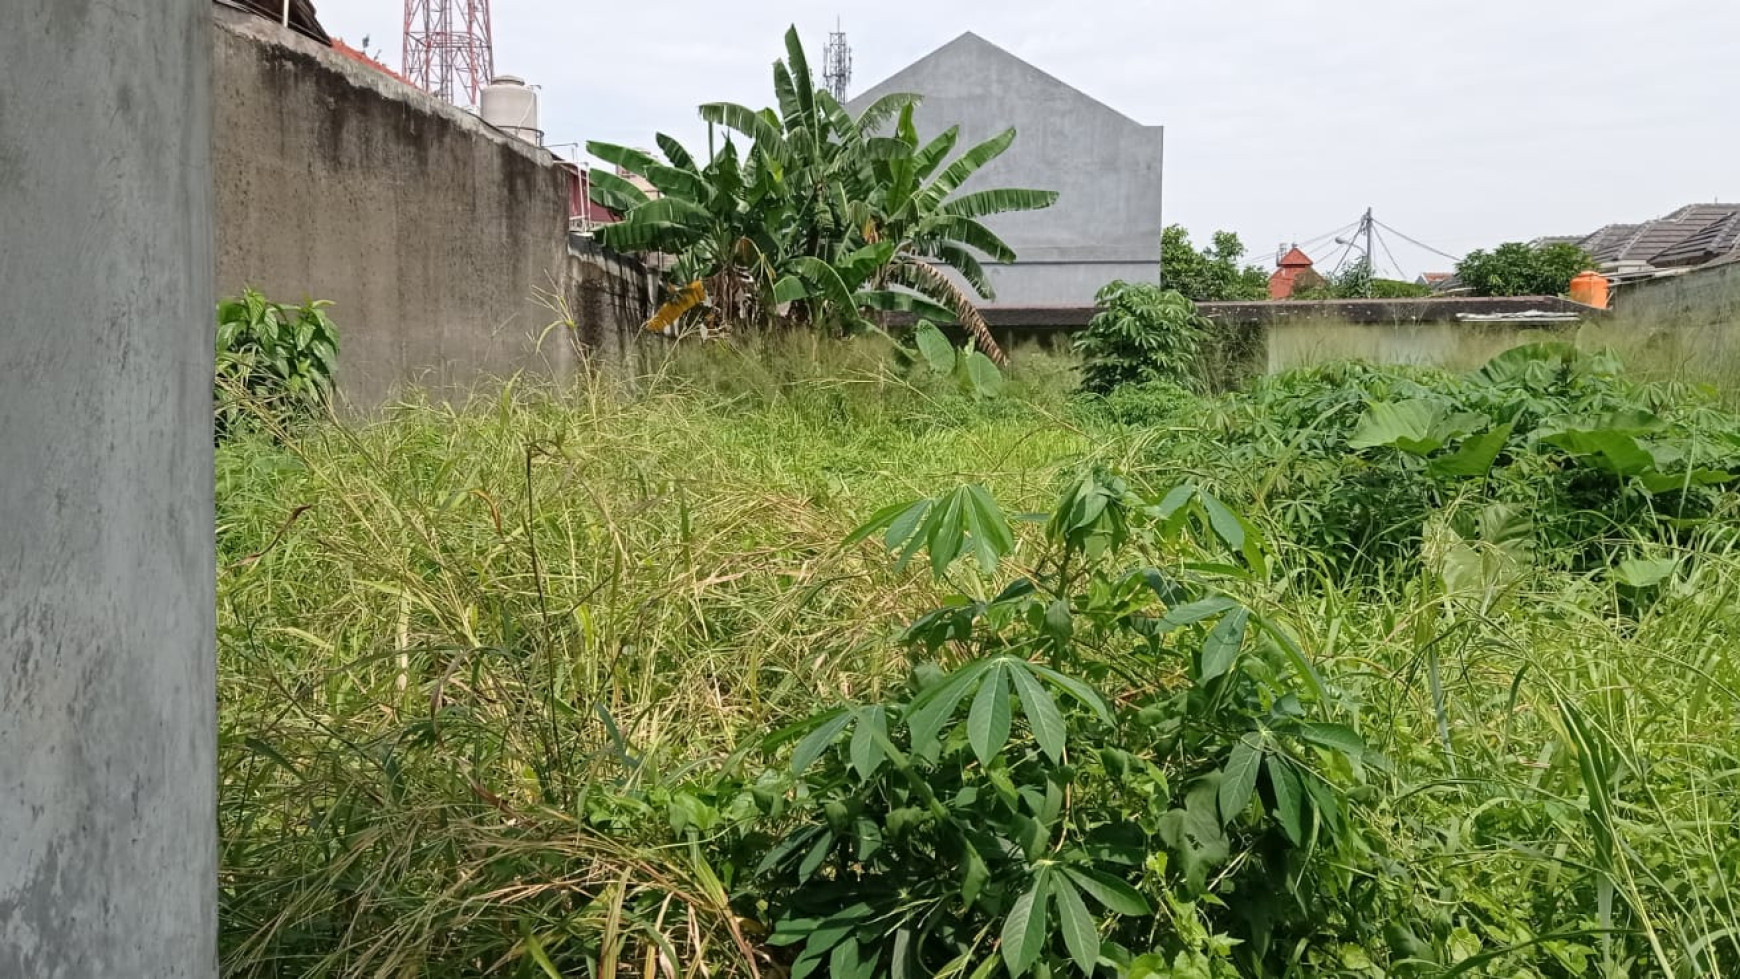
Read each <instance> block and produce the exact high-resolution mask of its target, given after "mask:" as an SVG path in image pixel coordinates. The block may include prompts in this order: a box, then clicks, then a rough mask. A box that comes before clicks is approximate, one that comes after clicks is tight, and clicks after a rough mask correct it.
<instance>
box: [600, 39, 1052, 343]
mask: <svg viewBox="0 0 1740 979" xmlns="http://www.w3.org/2000/svg"><path fill="white" fill-rule="evenodd" d="M773 83H774V92H775V94H776V99H777V102H778V106H777V108H767V109H761V110H755V109H751V108H749V107H747V106H743V105H738V104H735V103H727V102H718V103H710V104H708V105H703V106H701V116H702V118H704V119H706V120H707V121H708V122H711V123H715V124H717V125H720V126H722V127H724V128H725V130H726V132H727V133H728V134H729V135H728V136H727V139H726V142H725V146H724V149H723V150H722V151H721V152H720V153H719V154H717V155H716V156H715V157H714V158H713V159H711V160H709V161H708V162H707V163H706V164H705V165H702V164H700V163H699V162H698V161H696V159H695V158H694V157H693V155H691V154H690V153H688V152H687V151H686V150H685V149H684V148H683V147H682V145H681V144H679V143H678V142H677V141H676V140H674V139H672V138H670V137H668V136H665V135H663V134H660V135H659V136H658V145H659V149H660V152H661V153H662V154H663V159H660V158H658V157H655V156H653V155H652V154H649V153H643V152H640V151H636V150H631V149H628V148H625V147H621V146H615V145H611V144H605V143H592V144H589V145H588V149H589V150H590V151H591V152H592V154H593V155H594V156H597V157H598V158H600V159H602V160H605V161H607V162H610V163H614V164H616V165H617V166H619V167H621V168H623V169H624V170H626V171H627V172H629V173H630V174H633V175H636V176H640V177H642V178H644V179H645V180H646V181H647V182H648V183H650V184H651V185H652V186H653V187H654V188H656V189H657V190H658V191H659V193H660V195H661V196H660V197H658V198H657V199H649V198H648V196H647V195H646V194H645V193H643V192H642V191H640V190H639V189H638V188H636V187H635V186H634V185H633V184H631V183H630V182H628V181H627V180H624V179H622V178H620V177H617V176H615V175H612V174H609V173H605V172H595V174H594V181H593V184H592V194H593V197H594V199H595V200H597V201H598V202H599V203H602V204H605V205H606V206H609V207H613V208H616V209H618V210H621V211H622V212H623V219H622V221H621V222H620V223H617V224H614V225H609V226H606V227H605V228H603V229H600V231H599V237H600V240H602V241H603V242H604V244H606V245H609V246H610V247H612V248H617V249H619V250H623V251H640V252H647V251H654V252H662V253H665V254H669V255H672V256H674V257H675V265H674V268H673V270H672V272H671V275H670V276H669V282H668V284H669V285H670V286H671V299H670V301H669V302H667V303H666V305H665V307H664V308H663V309H661V311H660V314H659V315H658V316H655V317H654V320H653V323H651V324H649V325H650V326H654V327H655V328H661V327H663V326H665V325H669V324H670V323H671V322H674V321H675V320H676V319H678V318H680V317H683V316H685V315H702V316H705V317H707V318H709V319H711V320H712V321H713V322H714V323H715V324H716V325H719V326H723V327H747V328H765V327H770V326H776V325H800V326H813V327H820V328H825V329H830V330H833V331H836V332H849V331H851V330H854V329H856V328H859V327H861V326H863V325H864V323H865V319H864V315H865V312H866V311H867V310H868V311H907V312H916V313H918V314H920V315H922V316H925V317H928V318H932V319H938V320H942V321H948V320H958V321H959V322H961V323H962V324H963V325H964V326H965V327H966V328H967V330H968V331H969V332H970V333H971V334H972V335H973V337H974V339H975V341H976V342H977V344H978V346H979V347H980V349H981V350H983V351H984V352H985V353H986V354H987V355H989V356H991V357H992V358H993V359H995V360H997V361H999V362H1001V361H1002V360H1003V359H1004V358H1003V355H1002V351H1001V350H999V349H998V347H997V345H996V342H995V341H994V340H993V339H992V337H991V334H990V331H989V329H988V328H987V327H986V326H985V324H984V322H983V320H982V319H981V318H980V316H979V313H978V311H977V308H976V306H975V300H977V299H990V298H994V293H993V291H992V288H991V284H990V282H989V280H988V279H987V277H986V275H985V271H984V268H983V264H982V263H983V262H985V261H992V262H1010V261H1013V260H1014V258H1015V252H1014V250H1013V249H1011V248H1010V247H1009V246H1008V244H1007V243H1005V242H1004V241H1003V240H1002V239H1000V238H999V237H997V235H996V234H994V233H993V232H992V231H991V230H990V229H989V228H987V227H986V226H985V225H984V224H983V223H982V221H983V219H984V218H986V217H990V216H993V215H996V214H1001V213H1006V212H1009V211H1021V210H1036V209H1040V208H1044V207H1049V206H1050V205H1051V204H1052V203H1053V202H1054V201H1056V199H1057V194H1056V193H1055V192H1053V191H1041V190H1020V189H1009V188H993V189H983V190H977V191H973V192H969V193H960V192H959V191H960V188H961V187H962V185H963V184H965V183H966V182H967V181H968V180H969V179H971V178H972V177H973V176H974V174H976V173H978V172H979V171H980V170H981V169H983V168H984V167H985V166H986V165H987V164H989V163H991V162H992V161H993V160H995V159H996V158H997V157H999V156H1001V155H1002V154H1003V153H1004V152H1005V151H1007V150H1008V148H1009V146H1010V144H1012V143H1013V142H1014V139H1015V131H1014V130H1012V129H1011V130H1008V131H1006V132H1004V133H1002V134H1000V135H998V136H995V137H993V138H991V139H989V140H986V141H985V142H983V143H980V144H978V145H977V146H973V147H971V148H969V149H967V150H966V151H965V152H963V153H961V154H960V155H959V157H956V158H954V159H952V160H951V159H950V154H951V153H952V152H953V151H954V149H955V144H956V142H957V140H958V139H959V135H960V134H959V131H958V129H950V130H948V131H947V132H945V133H943V134H942V135H940V136H938V137H936V138H935V139H932V140H930V141H928V142H921V141H920V140H919V138H918V134H917V131H916V130H915V128H914V126H913V122H912V110H913V107H914V106H915V105H916V104H917V103H918V101H919V97H918V96H915V95H910V94H892V95H889V96H886V97H884V98H882V99H880V100H878V101H877V102H875V103H874V104H872V105H871V106H869V107H868V108H867V109H865V110H864V111H863V112H862V113H860V114H859V115H858V116H857V117H856V118H854V117H853V116H852V115H851V114H850V113H848V112H847V111H846V110H845V108H844V107H843V106H841V105H840V104H839V102H838V101H837V100H835V98H834V97H833V96H832V95H831V94H830V93H829V92H828V91H827V90H826V89H825V88H818V87H817V86H816V85H815V83H814V81H813V79H812V77H811V74H810V70H809V64H808V60H807V58H806V56H805V54H804V50H803V46H802V44H801V42H800V41H799V39H798V36H797V32H796V30H795V29H794V30H791V31H788V32H787V34H786V57H785V58H784V59H783V60H781V61H778V62H776V63H775V64H774V68H773ZM890 123H894V127H893V133H892V135H885V134H884V133H885V131H886V130H887V129H888V127H889V125H890ZM739 139H741V140H742V141H743V142H744V143H745V144H746V145H747V147H748V148H747V149H741V150H740V149H739V147H738V143H737V141H738V140H739ZM697 309H699V310H700V312H699V313H698V314H697V313H695V312H694V311H696V310H697Z"/></svg>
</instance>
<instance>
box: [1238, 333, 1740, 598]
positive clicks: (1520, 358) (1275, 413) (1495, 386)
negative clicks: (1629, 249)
mask: <svg viewBox="0 0 1740 979" xmlns="http://www.w3.org/2000/svg"><path fill="white" fill-rule="evenodd" d="M1661 399H1662V392H1660V391H1659V390H1656V389H1652V388H1649V387H1643V386H1637V385H1632V384H1629V383H1627V382H1625V381H1624V380H1623V379H1621V377H1620V376H1619V375H1618V373H1617V364H1615V363H1614V362H1613V361H1611V360H1610V359H1608V358H1605V357H1601V356H1589V355H1584V354H1580V353H1578V352H1576V351H1575V350H1573V349H1572V348H1570V347H1569V346H1567V345H1564V344H1539V345H1533V346H1523V347H1518V348H1515V349H1512V350H1510V351H1507V352H1506V353H1504V354H1501V355H1499V356H1498V357H1496V358H1494V359H1493V361H1492V362H1490V363H1489V364H1487V365H1486V366H1485V367H1483V368H1481V369H1480V370H1478V371H1474V372H1471V373H1469V374H1465V375H1446V374H1441V373H1435V374H1426V375H1412V374H1410V373H1408V372H1406V371H1402V370H1395V369H1388V370H1386V369H1380V368H1369V367H1335V368H1329V369H1326V370H1320V371H1304V372H1296V373H1294V374H1290V375H1285V376H1282V377H1277V378H1272V379H1269V380H1266V381H1265V382H1263V383H1261V384H1259V385H1258V386H1257V388H1256V390H1255V391H1254V392H1253V393H1252V394H1251V395H1250V396H1248V397H1244V398H1239V399H1237V401H1236V408H1235V413H1234V415H1233V417H1232V418H1231V419H1229V425H1230V426H1231V430H1229V431H1228V432H1227V433H1226V435H1225V441H1227V442H1229V443H1231V444H1232V445H1233V449H1232V454H1233V457H1234V458H1235V459H1239V460H1245V461H1251V462H1254V461H1256V460H1262V459H1274V458H1276V457H1283V458H1286V459H1288V461H1289V463H1290V473H1289V475H1288V476H1287V477H1286V478H1285V480H1278V481H1277V482H1276V483H1275V485H1274V487H1273V488H1272V489H1271V490H1270V491H1269V495H1270V498H1271V499H1275V500H1276V501H1277V502H1278V503H1279V504H1280V506H1281V511H1280V512H1281V513H1282V514H1284V520H1285V522H1286V524H1287V525H1288V526H1289V528H1290V529H1291V531H1292V532H1294V533H1296V534H1297V535H1298V536H1299V537H1300V539H1306V540H1314V541H1317V542H1322V543H1327V544H1330V545H1332V546H1328V547H1325V548H1324V549H1323V550H1322V552H1321V553H1322V554H1323V555H1324V556H1325V558H1326V559H1327V560H1329V561H1330V562H1331V564H1332V565H1333V566H1334V567H1335V568H1336V569H1337V570H1338V571H1341V572H1343V573H1346V572H1350V571H1354V570H1356V569H1363V570H1364V571H1365V572H1371V571H1373V570H1375V569H1376V568H1378V567H1381V566H1384V565H1386V564H1391V563H1393V562H1397V561H1401V562H1404V563H1407V562H1411V561H1413V560H1415V559H1417V558H1418V557H1419V556H1420V554H1421V551H1420V545H1421V542H1422V540H1423V539H1424V538H1423V536H1422V535H1423V534H1424V533H1425V531H1426V527H1427V523H1428V519H1429V518H1430V517H1431V516H1432V514H1434V513H1437V512H1438V511H1440V510H1442V509H1444V508H1446V507H1450V506H1452V505H1453V504H1455V505H1460V506H1464V507H1480V506H1485V505H1492V504H1503V505H1507V506H1519V507H1523V508H1524V509H1525V510H1526V511H1527V512H1529V513H1531V514H1532V515H1533V528H1534V531H1535V532H1536V533H1537V534H1538V535H1539V543H1540V544H1541V545H1542V546H1543V548H1544V552H1545V553H1546V554H1549V555H1551V556H1552V558H1553V559H1554V560H1558V561H1562V562H1565V563H1567V564H1568V565H1570V566H1580V565H1582V564H1585V563H1587V562H1599V561H1604V560H1605V545H1604V544H1603V541H1604V540H1605V539H1606V537H1607V536H1608V535H1609V534H1611V533H1612V532H1614V531H1615V530H1623V531H1624V532H1625V533H1629V534H1636V535H1641V536H1644V537H1648V538H1652V539H1657V540H1664V541H1666V540H1672V539H1675V538H1676V537H1677V536H1678V535H1679V534H1680V533H1681V532H1682V531H1683V530H1684V529H1685V528H1687V527H1690V526H1695V525H1696V524H1697V523H1698V522H1700V521H1702V520H1705V519H1708V518H1710V517H1711V515H1713V514H1714V513H1716V512H1717V511H1718V510H1719V508H1720V507H1721V506H1722V504H1723V501H1724V500H1725V499H1726V496H1727V487H1728V486H1729V485H1730V484H1731V483H1732V482H1733V480H1734V476H1733V475H1732V473H1733V472H1735V471H1740V444H1736V443H1735V442H1733V441H1732V440H1730V439H1729V438H1727V437H1725V436H1724V435H1723V434H1722V433H1723V432H1725V431H1732V430H1733V428H1734V424H1735V423H1734V420H1733V419H1732V418H1730V417H1728V416H1726V415H1723V414H1721V413H1716V412H1713V411H1712V410H1711V409H1709V408H1707V407H1702V406H1699V407H1696V408H1694V409H1693V410H1691V411H1684V412H1677V413H1669V414H1667V415H1663V414H1660V413H1659V412H1658V409H1659V408H1660V407H1661Z"/></svg>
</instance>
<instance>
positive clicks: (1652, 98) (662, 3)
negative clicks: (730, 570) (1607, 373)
mask: <svg viewBox="0 0 1740 979" xmlns="http://www.w3.org/2000/svg"><path fill="white" fill-rule="evenodd" d="M321 7H322V10H321V18H322V20H323V21H324V23H325V24H326V26H327V27H328V29H330V30H331V31H333V32H334V33H337V34H340V35H342V36H344V37H346V38H347V39H349V40H351V41H352V42H353V43H355V42H357V41H360V40H361V38H362V36H363V35H365V34H366V35H369V36H370V44H371V47H372V48H382V49H384V50H385V54H384V60H386V61H387V62H388V63H390V64H393V65H397V64H398V63H399V47H400V37H399V31H400V24H401V11H402V4H401V2H400V0H346V2H345V4H344V5H343V6H342V7H341V6H340V0H325V2H324V3H322V4H321ZM836 14H837V15H838V16H839V17H840V18H841V19H842V20H843V22H844V25H845V28H846V30H847V31H848V33H849V34H850V36H851V39H852V42H853V46H854V48H855V52H856V61H857V72H856V75H857V77H856V83H855V85H854V87H855V88H857V89H863V88H866V87H868V86H869V85H871V84H873V83H874V82H876V81H878V80H880V79H881V78H883V77H886V76H887V75H890V74H892V73H893V72H895V71H896V70H898V69H899V68H901V67H903V66H904V65H906V64H908V63H910V62H911V61H913V60H916V59H917V58H919V57H922V56H923V55H924V54H925V53H926V52H928V51H930V50H931V49H933V48H935V47H937V46H938V45H940V44H943V43H944V42H946V41H948V40H949V39H951V38H953V37H954V36H956V35H957V34H959V33H961V32H962V31H965V30H973V31H976V32H978V33H980V34H982V35H984V36H985V37H987V38H989V39H990V40H992V41H994V42H996V43H998V44H1000V45H1002V46H1003V47H1005V48H1008V49H1009V50H1010V51H1012V52H1014V53H1015V54H1017V55H1019V56H1021V57H1023V58H1025V59H1027V60H1029V61H1031V62H1033V63H1034V64H1036V65H1038V66H1039V67H1041V68H1043V69H1045V70H1047V71H1049V72H1051V73H1052V74H1054V75H1057V76H1058V77H1059V78H1062V79H1063V80H1064V81H1066V82H1068V83H1070V84H1071V85H1074V86H1075V87H1077V88H1080V89H1082V90H1084V91H1086V92H1087V93H1089V94H1090V95H1093V96H1095V97H1097V98H1100V99H1102V100H1103V101H1105V102H1107V103H1109V104H1110V105H1112V106H1113V107H1115V108H1117V109H1119V110H1120V111H1123V112H1125V113H1127V114H1129V115H1131V116H1134V117H1135V118H1137V119H1139V120H1141V121H1143V122H1149V123H1160V124H1164V125H1165V126H1166V127H1167V157H1168V159H1167V175H1166V180H1167V196H1168V204H1167V208H1168V219H1169V220H1177V221H1181V222H1183V223H1185V224H1186V225H1188V226H1189V227H1191V228H1192V229H1193V231H1195V232H1196V234H1197V235H1198V237H1206V236H1207V234H1208V233H1209V232H1210V231H1212V230H1213V229H1215V228H1228V229H1231V230H1235V231H1238V232H1239V233H1240V234H1241V235H1242V236H1243V237H1244V239H1245V241H1246V242H1247V243H1248V244H1250V245H1251V247H1252V251H1253V252H1254V253H1255V254H1256V255H1257V256H1263V255H1266V254H1267V252H1268V251H1269V249H1271V248H1272V247H1273V246H1274V245H1275V244H1276V243H1278V242H1281V241H1285V240H1301V239H1305V238H1309V237H1310V236H1312V235H1314V234H1317V233H1319V232H1323V231H1327V230H1329V229H1331V228H1333V227H1335V226H1338V225H1341V224H1344V223H1346V222H1348V221H1350V220H1352V219H1353V218H1354V217H1355V216H1357V214H1358V213H1359V212H1360V211H1361V210H1363V209H1364V208H1365V207H1366V206H1367V205H1371V206H1373V207H1375V208H1376V209H1377V213H1378V216H1379V218H1380V219H1381V220H1384V221H1385V222H1386V223H1388V224H1390V225H1393V226H1395V227H1397V228H1400V229H1402V230H1404V231H1407V232H1409V233H1410V234H1412V235H1414V236H1415V237H1418V238H1421V239H1424V240H1425V241H1428V242H1431V243H1433V244H1437V245H1439V246H1440V247H1443V248H1446V249H1448V250H1450V251H1454V252H1461V251H1463V250H1465V249H1469V248H1476V247H1481V246H1486V245H1491V244H1493V243H1496V242H1498V241H1501V240H1506V239H1515V238H1530V237H1534V236H1536V235H1542V234H1562V233H1573V232H1578V231H1586V230H1593V229H1594V228H1595V227H1596V226H1598V225H1601V224H1604V223H1608V222H1614V221H1635V220H1640V219H1643V218H1647V217H1650V216H1653V215H1656V214H1659V213H1662V212H1665V211H1667V210H1670V209H1672V208H1673V207H1676V206H1678V205H1679V204H1682V203H1686V202H1688V201H1692V200H1709V199H1711V198H1713V197H1726V198H1730V199H1740V170H1736V168H1735V167H1734V165H1733V161H1734V160H1735V159H1736V158H1740V128H1737V127H1736V126H1735V125H1734V120H1735V119H1736V118H1737V116H1736V111H1735V109H1734V106H1733V93H1734V92H1735V91H1737V90H1740V59H1736V58H1734V57H1733V56H1732V45H1733V38H1735V37H1736V36H1740V4H1732V3H1727V2H1716V0H1657V2H1654V3H1651V4H1647V5H1644V4H1636V3H1633V2H1621V0H1461V2H1458V3H1454V4H1424V3H1418V2H1413V0H1325V2H1321V3H1312V4H1302V3H1299V2H1297V0H1239V2H1230V0H1228V2H1214V3H1189V4H1186V3H1160V2H1155V0H1106V2H1101V3H1073V4H1068V5H1064V4H1059V3H1056V2H1054V0H1053V2H1043V0H958V2H956V3H953V4H947V5H944V4H937V3H934V2H926V3H920V2H913V0H890V2H883V3H879V4H875V5H871V4H863V3H844V2H841V3H840V4H839V5H838V6H837V7H835V6H824V5H821V4H816V3H812V2H797V0H789V2H784V3H771V2H766V0H740V2H738V3H734V4H719V3H711V2H707V3H703V2H697V0H650V2H645V3H639V4H624V3H609V4H606V3H596V2H593V0H495V7H494V26H495V36H496V64H497V67H498V69H499V70H501V71H504V72H510V73H513V74H519V75H523V76H525V77H526V78H527V79H529V80H530V81H532V82H534V83H535V84H538V85H540V86H541V87H542V90H543V113H544V125H545V129H546V130H547V132H548V133H549V140H550V142H552V143H564V142H573V141H577V140H586V139H603V140H607V141H611V142H624V143H630V144H635V145H649V144H650V143H651V141H652V134H653V133H654V132H655V131H660V130H662V131H666V132H670V133H672V134H673V135H677V136H679V137H680V138H682V139H683V140H684V141H685V142H688V143H690V144H691V145H699V144H701V143H704V141H705V129H704V127H702V126H701V125H700V123H699V122H698V121H697V120H696V116H695V106H696V105H697V104H699V103H700V102H703V101H714V100H730V101H741V102H748V103H751V104H755V105H761V104H765V103H767V102H768V101H770V100H771V85H770V83H769V81H768V69H769V66H770V65H771V63H772V61H773V59H774V58H776V57H778V56H779V54H780V52H781V34H782V33H783V31H784V29H785V27H786V26H787V25H788V24H790V23H793V22H796V23H797V25H798V27H799V28H800V30H802V31H803V33H804V37H805V41H806V43H807V46H808V50H809V52H810V55H811V58H812V60H813V61H814V62H816V63H817V64H818V65H819V63H820V61H821V49H822V44H823V41H824V40H825V35H826V34H827V32H828V30H830V29H831V28H832V26H833V24H834V19H835V16H836ZM1396 257H1397V259H1398V260H1399V261H1400V263H1401V264H1402V265H1403V266H1405V267H1406V271H1407V272H1409V273H1417V272H1419V271H1421V270H1422V269H1423V268H1424V267H1426V266H1433V267H1439V266H1443V265H1444V264H1446V263H1445V262H1444V261H1442V260H1440V259H1436V258H1433V257H1431V256H1429V255H1427V254H1425V253H1422V252H1419V251H1418V250H1415V249H1411V248H1409V249H1402V250H1398V252H1397V256H1396Z"/></svg>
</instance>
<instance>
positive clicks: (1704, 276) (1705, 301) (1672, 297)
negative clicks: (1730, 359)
mask: <svg viewBox="0 0 1740 979" xmlns="http://www.w3.org/2000/svg"><path fill="white" fill-rule="evenodd" d="M1613 308H1614V313H1615V318H1616V319H1619V320H1621V321H1623V322H1627V323H1633V324H1638V325H1659V324H1672V325H1674V326H1677V327H1703V326H1731V327H1734V328H1736V329H1740V260H1735V261H1729V262H1724V263H1722V264H1720V265H1712V266H1706V267H1703V268H1697V269H1693V270H1692V271H1690V272H1687V273H1685V274H1684V275H1676V276H1674V277H1673V278H1669V279H1650V280H1648V281H1645V282H1640V283H1637V284H1636V285H1630V286H1625V287H1623V288H1621V289H1620V290H1619V292H1618V295H1617V296H1616V297H1615V299H1614V303H1613Z"/></svg>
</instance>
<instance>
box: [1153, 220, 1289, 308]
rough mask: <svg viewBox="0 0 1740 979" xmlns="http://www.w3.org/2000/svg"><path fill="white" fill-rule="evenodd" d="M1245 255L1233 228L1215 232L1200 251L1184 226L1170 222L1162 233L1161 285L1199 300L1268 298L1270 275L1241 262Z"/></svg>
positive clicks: (1196, 300)
mask: <svg viewBox="0 0 1740 979" xmlns="http://www.w3.org/2000/svg"><path fill="white" fill-rule="evenodd" d="M1244 256H1245V246H1244V243H1243V242H1241V241H1239V236H1238V235H1237V234H1234V233H1233V232H1231V231H1216V232H1215V233H1214V239H1213V244H1211V245H1209V246H1208V247H1207V248H1204V249H1203V250H1202V251H1200V252H1199V251H1197V250H1196V248H1195V246H1193V245H1192V244H1191V243H1190V232H1188V231H1186V230H1185V229H1184V226H1183V225H1180V224H1173V225H1168V226H1167V227H1166V230H1165V231H1163V232H1161V234H1160V264H1161V268H1160V275H1161V278H1162V280H1163V282H1162V283H1161V284H1162V285H1164V286H1165V287H1166V288H1168V289H1174V290H1176V291H1178V292H1180V293H1182V294H1184V296H1185V297H1186V298H1188V299H1190V300H1192V301H1194V302H1199V303H1207V302H1236V301H1239V300H1256V299H1267V298H1269V274H1268V273H1267V272H1264V271H1263V270H1262V269H1261V268H1259V267H1257V266H1255V265H1240V264H1239V260H1240V259H1242V258H1244Z"/></svg>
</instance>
